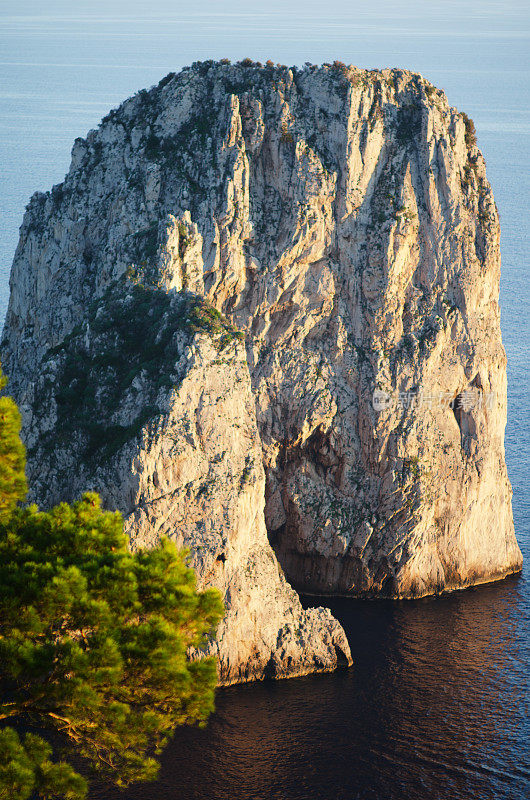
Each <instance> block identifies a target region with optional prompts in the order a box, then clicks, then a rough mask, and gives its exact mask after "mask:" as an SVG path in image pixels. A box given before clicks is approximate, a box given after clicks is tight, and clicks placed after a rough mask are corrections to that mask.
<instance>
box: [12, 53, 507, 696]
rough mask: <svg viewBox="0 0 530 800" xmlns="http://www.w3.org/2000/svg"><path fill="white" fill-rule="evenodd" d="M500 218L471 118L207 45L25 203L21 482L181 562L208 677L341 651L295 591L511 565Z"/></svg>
mask: <svg viewBox="0 0 530 800" xmlns="http://www.w3.org/2000/svg"><path fill="white" fill-rule="evenodd" d="M499 233H500V229H499V218H498V213H497V209H496V206H495V201H494V199H493V195H492V192H491V188H490V186H489V184H488V182H487V179H486V172H485V165H484V160H483V158H482V155H481V153H480V151H479V150H478V148H477V144H476V140H475V133H474V127H473V123H472V122H471V121H470V120H469V119H468V118H467V117H466V116H465V115H464V114H461V113H459V112H458V111H457V110H456V109H454V108H451V107H450V106H449V105H448V103H447V99H446V97H445V95H444V93H443V92H442V91H439V90H437V89H436V88H435V87H434V86H432V85H431V84H430V83H429V82H428V81H426V80H425V79H424V78H422V77H421V76H420V75H417V74H413V73H411V72H407V71H404V70H383V71H377V70H371V71H367V70H362V69H357V68H355V67H346V66H345V65H343V64H339V63H335V64H334V65H325V66H322V67H311V66H306V67H305V68H303V69H295V68H291V69H289V68H287V67H282V66H274V65H272V64H268V65H266V66H264V67H263V66H261V65H259V64H254V63H253V62H251V61H249V60H246V61H244V62H241V63H240V64H237V65H231V64H229V63H228V62H225V63H224V62H221V63H215V62H203V63H198V64H194V65H193V66H192V67H189V68H186V69H183V70H182V71H181V72H180V73H178V74H176V75H175V74H170V75H168V76H167V77H166V78H164V79H163V80H162V81H160V83H159V84H158V86H156V87H154V88H153V89H151V90H150V91H141V92H139V93H138V94H137V95H135V96H134V97H132V98H130V99H129V100H127V101H126V102H124V103H123V104H122V105H121V106H120V107H119V108H118V109H116V110H114V111H112V112H110V114H109V115H108V116H107V117H106V118H105V119H104V120H103V121H102V123H101V125H100V126H99V128H98V129H97V130H95V131H91V132H90V133H89V134H88V136H87V138H86V139H77V140H76V142H75V144H74V147H73V151H72V164H71V167H70V170H69V172H68V175H67V176H66V178H65V180H64V182H63V183H62V184H59V185H58V186H55V187H54V188H53V189H52V190H51V191H50V192H48V193H46V194H42V193H37V194H36V195H34V197H33V198H32V199H31V201H30V203H29V206H28V209H27V212H26V215H25V217H24V222H23V225H22V227H21V232H20V243H19V246H18V248H17V252H16V255H15V260H14V263H13V267H12V272H11V297H10V303H9V309H8V313H7V317H6V323H5V328H4V332H3V341H2V346H1V352H2V361H3V364H4V370H5V372H6V373H7V374H8V376H9V378H10V382H9V387H8V388H9V391H10V393H11V394H13V396H14V397H15V399H16V401H17V402H18V403H19V405H20V408H21V412H22V415H23V426H24V427H23V438H24V441H25V443H26V446H27V448H28V473H29V475H28V477H29V482H30V485H31V486H32V491H33V497H32V499H34V500H35V501H36V502H38V503H39V504H40V505H42V506H45V507H48V506H50V505H52V504H54V503H56V502H58V501H59V500H61V499H66V500H71V499H74V498H76V497H78V496H79V495H80V493H81V492H82V491H84V490H86V489H95V490H97V491H98V492H99V493H100V494H101V496H102V498H103V502H104V505H105V506H106V507H108V508H111V509H119V510H120V511H122V513H123V515H124V518H125V525H126V530H127V532H128V534H129V536H130V540H131V546H132V547H133V548H138V547H145V546H150V545H153V544H155V543H156V542H157V541H158V540H159V538H160V536H161V535H163V534H165V535H168V536H170V537H171V538H172V539H174V540H175V541H177V542H178V543H179V544H182V545H183V546H186V547H188V548H189V550H190V563H191V564H192V566H193V567H194V568H195V569H196V571H197V575H198V579H199V582H200V584H201V586H205V585H215V586H218V587H219V588H220V589H221V591H222V592H223V595H224V600H225V604H226V616H225V619H224V621H223V623H222V625H221V628H220V631H219V634H220V635H219V638H218V642H217V643H216V644H215V648H216V652H217V655H218V659H219V674H220V682H221V683H234V682H239V681H246V680H252V679H255V678H263V677H267V676H271V677H287V676H290V675H302V674H306V673H309V672H313V671H326V670H330V669H333V668H335V667H336V666H339V665H343V664H344V665H346V664H349V663H351V656H350V651H349V647H348V642H347V640H346V637H345V635H344V632H343V630H342V628H341V626H340V625H339V624H338V622H337V621H336V620H335V619H334V618H333V617H332V615H331V614H330V612H329V611H327V610H326V609H323V608H315V609H310V610H304V609H303V608H302V606H301V604H300V601H299V598H298V595H297V594H296V592H295V591H294V589H293V588H291V587H292V586H294V587H295V588H296V589H297V590H299V591H303V592H308V593H314V594H323V595H352V596H363V597H388V598H415V597H420V596H423V595H427V594H436V593H440V592H442V591H447V590H452V589H460V588H464V587H466V586H470V585H474V584H478V583H483V582H487V581H492V580H495V579H497V578H501V577H503V576H505V575H508V574H510V573H513V572H516V571H518V570H519V569H520V567H521V562H522V556H521V552H520V550H519V547H518V545H517V542H516V539H515V535H514V529H513V521H512V511H511V487H510V484H509V481H508V476H507V471H506V465H505V459H504V428H505V424H506V356H505V352H504V349H503V346H502V341H501V332H500V324H499V305H498V297H499V275H500V250H499Z"/></svg>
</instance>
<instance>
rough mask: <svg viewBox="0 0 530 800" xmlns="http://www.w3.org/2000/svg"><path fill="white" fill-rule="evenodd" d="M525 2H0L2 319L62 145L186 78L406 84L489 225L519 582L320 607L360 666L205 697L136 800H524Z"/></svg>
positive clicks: (527, 787) (528, 613)
mask: <svg viewBox="0 0 530 800" xmlns="http://www.w3.org/2000/svg"><path fill="white" fill-rule="evenodd" d="M529 15H530V12H529V6H528V3H527V2H518V0H513V1H512V2H510V0H508V2H503V3H500V2H489V1H488V0H483V1H482V2H473V1H472V0H471V1H470V2H453V1H452V0H446V2H444V3H439V2H427V0H425V1H424V2H413V0H404V2H401V3H399V4H396V3H390V2H388V1H387V0H379V1H377V0H374V2H372V3H360V2H356V1H355V0H354V1H353V2H349V3H348V2H339V1H336V2H334V1H333V0H330V1H329V2H327V3H325V4H324V3H322V2H318V3H317V2H313V0H306V2H301V0H294V2H288V1H287V0H285V1H284V2H279V0H271V1H270V2H268V3H267V4H261V3H253V2H245V3H243V2H235V0H226V1H225V2H222V3H221V2H213V0H212V1H211V2H201V0H197V2H195V3H186V4H184V3H180V2H169V0H164V1H163V0H152V2H151V3H145V2H142V3H140V2H139V0H129V2H125V1H124V0H123V1H121V2H120V0H108V1H107V2H103V0H92V2H90V3H88V2H83V0H81V1H80V2H77V3H72V2H64V0H49V2H46V3H41V2H36V0H18V1H17V2H14V0H0V103H1V114H0V316H1V317H3V315H4V313H5V308H6V305H7V299H8V292H9V288H8V277H9V269H10V265H11V261H12V258H13V253H14V250H15V247H16V242H17V238H18V226H19V225H20V223H21V221H22V214H23V211H24V206H25V204H26V202H27V200H28V199H29V196H30V195H31V194H32V193H33V192H34V191H35V190H37V189H38V190H46V189H48V188H50V187H51V186H52V184H54V183H58V182H59V181H61V180H62V178H63V176H64V173H65V172H66V170H67V168H68V164H69V154H70V148H71V145H72V143H73V140H74V138H75V137H76V136H83V135H85V134H86V132H87V131H88V130H89V129H90V128H92V127H94V126H95V125H96V124H97V123H98V121H99V119H100V118H101V117H102V116H103V115H104V114H105V113H106V112H107V111H108V110H109V109H110V108H111V107H113V106H115V105H117V104H118V103H119V102H120V101H121V100H123V99H124V98H126V97H127V96H128V95H130V94H131V93H133V92H134V91H136V90H137V89H139V88H142V87H145V86H150V85H151V84H153V83H156V82H158V80H159V79H160V78H161V77H162V76H163V75H165V74H166V73H167V72H169V71H175V70H178V69H179V68H180V67H181V66H184V65H185V64H187V63H191V62H193V61H195V60H204V59H208V58H222V57H225V56H226V57H229V58H231V59H232V60H234V61H236V60H240V59H242V58H244V57H247V56H249V57H251V58H253V59H254V60H260V61H266V60H267V59H268V58H271V59H272V60H274V61H276V62H280V63H284V64H289V65H291V64H300V65H301V64H303V63H304V62H305V61H311V62H314V63H320V62H326V61H333V60H335V59H339V60H341V61H344V62H346V63H353V64H356V65H358V66H362V67H370V68H371V67H394V66H396V67H406V68H409V69H413V70H417V71H419V72H421V73H422V74H423V75H424V76H425V77H426V78H428V79H429V80H431V81H432V82H433V83H435V84H436V85H437V86H439V87H442V88H444V89H445V90H446V93H447V96H448V98H449V102H450V103H451V104H452V105H455V106H457V107H458V108H460V109H461V110H464V111H466V112H467V113H468V114H469V116H471V117H472V118H473V119H474V121H475V125H476V128H477V131H478V139H479V144H480V147H481V148H482V150H483V153H484V155H485V157H486V162H487V165H488V175H489V179H490V182H491V183H492V185H493V190H494V193H495V197H496V200H497V204H498V207H499V210H500V215H501V225H502V258H503V264H502V284H501V309H502V331H503V338H504V345H505V347H506V350H507V353H508V391H509V411H508V427H507V430H506V457H507V461H508V469H509V474H510V478H511V481H512V485H513V490H514V497H513V502H514V515H515V527H516V533H517V537H518V539H519V543H520V545H521V548H522V550H523V554H524V556H525V559H526V563H525V568H524V570H523V573H522V574H521V575H520V576H517V577H512V578H510V579H508V580H506V581H503V582H501V583H497V584H495V585H490V586H485V587H482V588H478V589H472V590H468V591H466V592H459V593H455V594H453V595H450V596H446V597H442V598H437V599H425V600H420V601H415V602H401V603H399V602H383V601H381V602H378V601H372V602H368V601H349V600H340V601H336V602H334V603H332V604H331V607H332V609H333V612H334V613H335V614H336V616H337V617H338V618H339V619H340V620H341V622H342V623H343V625H344V627H345V629H346V632H347V634H348V637H349V640H350V645H351V648H352V653H353V656H354V659H355V665H354V667H353V669H351V670H349V671H343V672H337V673H336V674H333V675H327V676H319V677H310V678H303V679H299V680H292V681H284V682H279V683H265V684H261V685H251V686H245V687H235V688H231V689H228V690H224V691H221V692H219V693H218V698H217V711H216V713H215V715H214V717H213V718H212V719H211V722H210V724H209V726H208V728H207V729H206V730H184V731H180V732H179V733H178V735H177V736H176V737H175V739H174V740H173V742H172V743H171V745H170V746H169V747H168V749H167V751H166V753H165V755H164V758H163V767H162V771H161V776H160V779H159V781H158V782H157V783H155V784H152V785H147V786H142V787H138V788H134V787H133V788H132V789H129V790H127V792H125V793H121V794H119V793H116V792H113V791H112V790H111V789H108V788H105V787H98V788H97V789H96V791H95V792H94V794H93V796H94V797H97V798H106V799H107V798H108V799H110V798H114V797H124V796H126V797H127V798H137V800H166V799H167V800H180V799H181V798H182V799H183V798H186V800H188V799H191V798H197V799H198V798H201V800H203V799H204V800H206V799H208V800H269V798H271V799H274V800H312V799H313V798H315V800H356V799H358V800H416V799H417V800H420V799H421V800H460V799H461V800H468V799H469V798H473V799H477V800H527V798H529V797H530V764H529V749H530V748H529V742H530V721H529V720H530V717H529V697H530V692H529V676H530V574H529V563H530V480H529V456H528V453H529V448H530V433H529V432H530V380H529V351H530V321H529V317H530V315H529V307H530V268H529V264H530V259H529V255H530V245H529V235H528V234H529V222H528V220H529V198H530V168H529V164H530V158H529V155H530V154H529V142H530V104H529V97H530V64H529V53H530V27H529Z"/></svg>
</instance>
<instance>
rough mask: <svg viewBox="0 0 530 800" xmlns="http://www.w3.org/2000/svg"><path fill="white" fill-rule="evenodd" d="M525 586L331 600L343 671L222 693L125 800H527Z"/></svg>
mask: <svg viewBox="0 0 530 800" xmlns="http://www.w3.org/2000/svg"><path fill="white" fill-rule="evenodd" d="M528 588H529V587H528V582H527V581H526V580H525V579H524V578H517V577H514V578H510V579H508V580H506V581H503V582H502V583H499V584H496V585H494V586H485V587H481V588H477V589H473V590H470V591H466V592H463V593H456V594H453V595H450V596H447V597H443V598H438V599H425V600H421V601H417V602H405V603H392V602H367V601H364V602H362V601H350V600H339V601H336V602H333V603H332V610H333V612H334V613H335V614H336V616H337V617H338V618H339V619H340V620H341V622H342V623H343V625H344V627H345V629H346V631H347V634H348V637H349V640H350V643H351V646H352V653H353V655H354V658H355V666H354V668H353V669H352V670H349V671H345V672H338V673H336V674H334V675H329V676H317V677H311V678H303V679H299V680H295V681H283V682H279V683H266V684H261V685H254V686H245V687H234V688H231V689H227V690H224V691H222V692H220V693H219V695H218V702H217V712H216V714H215V716H214V718H213V719H212V721H211V723H210V725H209V727H208V729H207V730H205V731H198V730H186V731H181V732H179V734H178V735H177V736H176V738H175V739H174V741H173V742H172V743H171V745H170V747H169V748H168V750H167V752H166V754H165V757H164V763H163V770H162V775H161V780H160V781H159V782H158V783H156V784H154V785H151V786H142V787H138V788H135V789H132V790H131V789H130V790H128V791H127V793H126V795H127V797H128V798H137V800H166V798H167V800H169V798H171V800H179V799H180V798H197V799H199V798H201V799H202V798H208V800H225V798H226V800H228V798H230V799H231V800H262V799H263V800H266V799H267V800H268V799H269V798H272V799H273V800H276V799H277V800H287V799H289V800H309V799H310V798H311V800H313V798H314V799H315V800H331V798H333V799H334V800H335V799H336V800H355V798H358V799H359V800H405V799H406V800H416V798H417V799H418V800H420V798H421V800H426V799H427V800H431V799H434V798H440V800H442V798H443V800H458V798H462V800H463V799H464V798H466V800H467V799H468V798H470V797H474V798H495V800H503V799H505V800H519V798H521V800H522V798H525V799H526V798H527V797H529V796H530V769H529V764H528V754H527V749H528V740H529V738H528V737H529V734H530V730H529V723H528V683H527V674H528V665H529V643H528V641H527V640H526V636H525V631H528V629H529V623H530V620H529V604H528ZM95 796H96V797H100V798H103V797H104V798H106V800H108V799H109V798H112V797H119V796H120V795H119V794H118V793H113V792H111V791H109V790H108V789H103V788H102V789H101V790H100V791H99V792H96V793H95ZM122 796H123V795H122Z"/></svg>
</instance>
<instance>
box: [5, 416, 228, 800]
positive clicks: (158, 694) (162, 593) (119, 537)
mask: <svg viewBox="0 0 530 800" xmlns="http://www.w3.org/2000/svg"><path fill="white" fill-rule="evenodd" d="M11 402H12V401H11ZM13 406H14V404H13ZM14 410H15V412H17V409H16V406H15V407H14ZM17 413H18V412H17ZM13 419H15V420H16V422H15V423H13ZM5 424H7V425H8V426H9V425H11V427H10V429H9V431H6V430H5V429H4V428H3V426H4V420H3V418H0V429H1V430H0V440H1V441H2V443H4V450H3V451H2V458H4V462H3V463H6V464H7V465H9V468H10V469H11V470H12V473H11V477H10V476H9V475H8V469H7V467H6V468H5V469H4V467H3V466H2V469H4V473H2V476H1V480H3V483H0V503H1V507H2V508H3V509H4V515H3V517H1V519H0V686H1V687H2V701H1V703H0V726H2V725H12V724H13V723H16V724H17V726H20V725H22V726H23V728H24V729H25V730H28V729H30V730H35V729H38V730H39V731H42V730H46V729H50V730H51V731H54V732H55V733H54V734H53V736H54V737H58V738H59V739H60V740H61V741H64V742H67V743H68V745H69V747H71V748H72V750H73V751H75V753H76V754H79V755H81V756H83V757H84V759H86V762H87V763H89V764H90V765H91V766H92V767H93V768H95V769H96V770H97V771H99V773H100V774H101V775H102V776H103V777H105V778H106V779H108V780H110V781H112V782H114V783H115V784H117V785H118V786H125V785H127V784H129V783H130V782H132V781H138V780H149V779H152V778H154V777H155V776H156V774H157V770H158V761H157V758H156V757H157V755H158V754H159V753H160V752H161V750H162V748H163V747H164V745H165V743H166V742H167V740H168V737H169V736H170V735H171V733H172V731H174V729H175V728H176V727H177V726H179V725H182V724H191V723H199V724H204V723H205V721H206V719H207V717H208V715H209V714H210V713H211V711H212V710H213V704H214V691H215V685H216V682H217V671H216V664H215V660H214V659H212V658H202V659H197V660H194V659H192V658H190V657H189V652H190V648H191V649H193V650H196V649H200V648H203V647H204V646H205V645H206V643H207V642H208V640H209V638H210V637H211V636H212V635H213V633H214V631H215V628H216V626H217V624H218V622H219V620H220V618H221V615H222V611H223V609H222V603H221V600H220V597H219V594H218V592H217V591H216V590H213V589H209V590H206V591H203V592H199V591H197V588H196V583H195V574H194V572H193V570H191V569H190V568H189V567H188V566H187V565H186V563H185V554H184V553H182V552H179V551H178V550H177V548H176V546H175V545H174V543H172V542H170V541H169V540H168V539H163V540H162V541H161V543H160V545H159V547H157V548H156V549H154V550H149V551H140V552H137V553H131V552H130V550H129V549H128V540H127V537H126V535H125V534H124V532H123V520H122V518H121V515H120V514H119V513H118V512H108V511H103V510H102V509H101V505H100V499H99V497H98V495H96V494H94V493H88V494H85V495H84V496H83V498H82V499H81V500H80V501H78V502H76V503H74V504H73V505H68V504H66V503H61V504H60V505H58V506H57V507H55V508H53V509H52V510H51V511H49V512H43V511H39V510H38V508H37V507H36V506H29V507H26V508H20V507H16V500H19V499H21V497H23V491H24V489H25V485H24V484H23V483H22V482H21V481H20V480H19V481H18V483H17V482H16V481H15V478H14V474H15V471H16V470H15V466H16V467H17V468H18V467H19V466H20V460H18V461H17V459H15V458H14V457H13V458H11V459H10V453H9V444H5V443H6V442H7V443H8V442H9V441H10V437H11V440H12V439H13V437H12V432H13V431H15V430H16V431H17V436H18V430H19V429H18V428H17V424H19V422H18V418H17V417H16V414H14V415H13V416H12V417H8V420H7V423H5ZM18 452H20V451H18ZM22 462H23V454H22ZM4 475H7V478H5V480H4ZM4 486H5V487H7V488H6V491H5V494H4V493H3V487H4ZM15 487H16V489H15ZM17 491H18V494H17ZM15 498H16V499H15ZM8 508H9V509H10V510H11V512H10V514H8V513H7V509H8ZM19 729H20V728H19ZM0 736H1V738H0V756H1V758H0V798H2V797H4V796H6V797H10V798H18V797H20V798H21V800H23V798H25V797H29V796H30V794H31V792H32V791H34V792H37V795H38V796H39V797H64V798H72V800H77V798H79V797H82V796H84V792H85V788H84V782H83V779H82V778H80V776H78V775H77V774H76V773H75V772H74V771H73V770H72V769H71V768H70V767H69V765H68V764H64V763H55V764H53V763H52V762H51V761H50V756H51V748H49V746H48V744H47V743H46V742H44V741H43V740H42V739H39V737H35V736H33V737H32V736H31V735H30V736H29V738H28V736H26V738H25V739H24V740H23V741H22V740H21V739H20V738H19V737H18V735H17V734H16V732H15V731H14V730H12V729H11V728H4V730H3V731H0ZM54 741H55V739H54ZM38 742H40V744H38ZM39 748H40V750H39ZM1 763H4V767H2V766H1ZM2 769H3V771H2ZM6 770H7V771H6ZM10 775H11V776H12V778H10V777H9V776H10ZM17 775H18V776H19V777H20V780H19V779H18V778H17ZM24 776H26V777H24ZM10 780H12V783H11V784H10V783H9V781H10ZM17 781H18V783H17ZM46 781H48V784H49V785H51V784H52V783H54V782H55V783H54V785H55V786H56V787H57V786H59V790H57V791H59V793H58V794H53V793H50V791H51V790H50V786H48V788H46V785H45V782H46ZM61 786H63V788H62V789H60V787H61ZM9 787H11V789H10V790H9ZM17 787H19V788H17ZM28 787H30V789H29V791H30V794H25V793H24V792H26V791H27V789H28ZM31 787H33V788H31ZM17 791H18V794H17ZM61 791H62V793H61ZM2 792H7V794H2Z"/></svg>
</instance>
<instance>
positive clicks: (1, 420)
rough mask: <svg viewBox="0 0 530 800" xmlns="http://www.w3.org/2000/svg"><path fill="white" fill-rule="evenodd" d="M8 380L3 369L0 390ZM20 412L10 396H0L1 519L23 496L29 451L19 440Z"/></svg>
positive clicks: (25, 487) (5, 517)
mask: <svg viewBox="0 0 530 800" xmlns="http://www.w3.org/2000/svg"><path fill="white" fill-rule="evenodd" d="M6 383H7V380H6V378H5V376H4V375H3V374H2V371H1V370H0V391H1V390H2V389H3V388H4V387H5V385H6ZM20 425H21V421H20V413H19V410H18V408H17V406H16V404H15V402H14V401H13V400H12V399H11V397H0V521H1V520H3V519H8V518H9V515H10V514H11V512H12V511H13V509H14V508H15V507H16V505H17V503H19V502H20V501H21V500H24V498H25V496H26V493H27V485H26V475H25V468H26V451H25V449H24V445H23V444H22V442H21V441H20Z"/></svg>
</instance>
